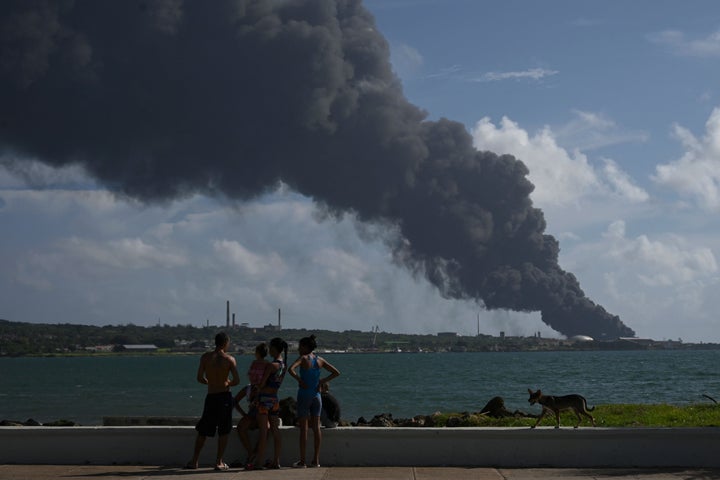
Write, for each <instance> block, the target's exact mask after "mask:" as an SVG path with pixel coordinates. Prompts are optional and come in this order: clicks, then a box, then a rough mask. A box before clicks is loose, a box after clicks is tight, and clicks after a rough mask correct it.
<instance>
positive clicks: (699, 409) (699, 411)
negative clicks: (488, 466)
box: [435, 404, 720, 427]
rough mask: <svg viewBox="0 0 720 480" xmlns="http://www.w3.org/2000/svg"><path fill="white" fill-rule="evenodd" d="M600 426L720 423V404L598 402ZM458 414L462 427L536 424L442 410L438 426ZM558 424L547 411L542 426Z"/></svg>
mask: <svg viewBox="0 0 720 480" xmlns="http://www.w3.org/2000/svg"><path fill="white" fill-rule="evenodd" d="M591 413H592V415H593V417H595V422H596V424H597V426H598V427H720V405H717V404H695V405H685V406H675V405H664V404H660V405H638V404H632V405H629V404H628V405H625V404H613V405H597V406H596V407H595V410H594V411H592V412H591ZM451 417H455V418H457V419H458V420H455V421H451V423H457V422H459V425H458V426H462V427H529V426H532V425H534V424H535V421H536V419H534V418H514V417H510V418H491V417H487V416H485V415H478V414H473V413H469V414H468V413H463V414H458V413H441V414H439V415H437V416H436V417H435V424H436V425H438V426H441V425H447V421H448V419H450V418H451ZM575 422H576V417H575V415H574V414H573V413H571V412H563V413H562V414H561V415H560V426H561V427H572V426H574V425H575ZM554 425H555V417H554V416H552V415H546V416H545V418H543V420H542V422H540V425H539V426H542V427H547V426H554ZM580 426H583V427H587V426H591V425H590V420H589V419H587V418H583V421H582V422H581V423H580Z"/></svg>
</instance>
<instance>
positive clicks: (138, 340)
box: [0, 320, 498, 355]
mask: <svg viewBox="0 0 720 480" xmlns="http://www.w3.org/2000/svg"><path fill="white" fill-rule="evenodd" d="M220 330H225V328H224V327H218V326H205V327H195V326H192V325H175V326H172V325H168V324H165V325H153V326H148V327H144V326H138V325H133V324H132V323H129V324H126V325H106V326H95V325H76V324H71V323H62V324H46V323H42V324H41V323H23V322H11V321H8V320H0V355H29V354H58V353H88V352H89V351H88V349H92V348H94V347H96V346H100V345H106V346H107V345H112V346H116V345H130V344H153V345H155V346H157V347H158V348H159V349H164V350H172V349H176V350H178V349H181V348H186V349H199V348H200V349H202V348H205V347H206V346H211V345H212V342H213V338H214V336H215V334H216V333H217V332H219V331H220ZM228 333H229V334H230V337H231V340H232V345H233V346H234V347H235V348H237V349H238V350H240V351H243V350H247V351H251V350H252V347H253V346H254V345H255V344H257V343H259V342H263V341H268V340H269V339H270V338H272V337H274V336H281V337H283V338H284V339H285V340H287V341H289V342H293V341H297V340H299V339H300V338H302V337H304V336H307V335H309V334H310V333H314V334H315V335H316V336H317V337H318V343H319V344H320V348H322V349H328V350H369V351H373V350H378V351H395V350H401V351H405V352H416V351H446V350H447V351H465V350H471V351H472V350H487V349H489V348H490V347H491V346H492V345H493V344H494V343H497V340H498V339H497V338H494V337H490V336H486V335H482V336H477V337H475V336H473V337H458V336H453V335H445V336H437V335H409V334H394V333H387V332H373V331H370V332H368V331H366V332H363V331H360V330H346V331H343V332H334V331H330V330H312V331H310V330H305V329H283V330H282V331H277V330H275V329H273V328H265V329H263V328H255V329H252V328H230V329H229V331H228ZM120 350H121V349H115V351H120Z"/></svg>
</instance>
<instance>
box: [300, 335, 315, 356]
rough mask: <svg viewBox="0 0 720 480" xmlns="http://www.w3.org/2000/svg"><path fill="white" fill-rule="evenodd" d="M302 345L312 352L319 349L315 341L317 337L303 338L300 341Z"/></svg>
mask: <svg viewBox="0 0 720 480" xmlns="http://www.w3.org/2000/svg"><path fill="white" fill-rule="evenodd" d="M299 343H300V345H301V346H303V347H305V348H307V349H308V351H310V352H312V351H313V350H315V349H316V348H317V342H316V341H315V335H310V336H309V337H303V338H301V339H300V342H299Z"/></svg>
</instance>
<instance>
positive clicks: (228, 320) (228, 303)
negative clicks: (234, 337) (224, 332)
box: [225, 300, 230, 328]
mask: <svg viewBox="0 0 720 480" xmlns="http://www.w3.org/2000/svg"><path fill="white" fill-rule="evenodd" d="M225 305H226V307H227V311H226V317H225V326H226V327H227V328H230V300H228V301H227V302H226V304H225Z"/></svg>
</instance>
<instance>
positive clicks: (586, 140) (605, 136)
mask: <svg viewBox="0 0 720 480" xmlns="http://www.w3.org/2000/svg"><path fill="white" fill-rule="evenodd" d="M573 114H574V116H575V117H574V118H573V119H572V120H570V121H569V122H568V123H566V124H564V125H561V126H559V127H555V128H554V129H553V131H554V132H555V136H556V138H557V141H558V142H559V143H561V144H562V145H564V146H565V148H569V149H571V150H573V149H579V150H582V151H588V150H594V149H596V148H602V147H608V146H612V145H619V144H623V143H638V142H639V143H642V142H646V141H647V140H648V138H649V135H648V134H647V133H645V132H642V131H628V130H624V129H620V128H619V127H618V125H617V124H616V123H615V122H614V121H613V120H611V119H609V118H607V117H606V116H605V115H603V114H601V113H596V112H586V111H582V110H573Z"/></svg>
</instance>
